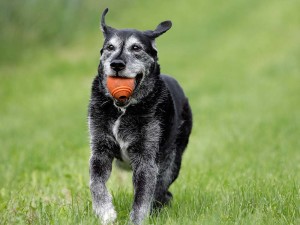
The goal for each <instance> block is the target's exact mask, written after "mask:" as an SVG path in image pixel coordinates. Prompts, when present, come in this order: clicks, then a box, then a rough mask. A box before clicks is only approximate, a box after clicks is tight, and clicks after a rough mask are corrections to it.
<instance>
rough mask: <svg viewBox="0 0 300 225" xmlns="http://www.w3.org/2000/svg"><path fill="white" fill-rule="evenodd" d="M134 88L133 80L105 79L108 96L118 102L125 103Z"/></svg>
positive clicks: (122, 78) (121, 78) (110, 77)
mask: <svg viewBox="0 0 300 225" xmlns="http://www.w3.org/2000/svg"><path fill="white" fill-rule="evenodd" d="M134 86H135V79H134V78H125V77H112V76H108V77H107V88H108V90H109V92H110V94H111V95H112V96H113V97H114V98H115V99H117V100H118V101H120V102H124V101H126V100H127V99H128V98H129V97H130V96H131V95H132V93H133V90H134Z"/></svg>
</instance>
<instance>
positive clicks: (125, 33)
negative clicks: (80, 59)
mask: <svg viewBox="0 0 300 225" xmlns="http://www.w3.org/2000/svg"><path fill="white" fill-rule="evenodd" d="M107 12H108V9H105V10H104V12H103V14H102V18H101V30H102V32H103V34H104V38H105V40H104V44H103V48H102V49H101V51H100V52H101V57H100V64H99V76H100V78H101V81H102V85H103V87H104V88H105V91H106V94H107V95H108V96H110V97H111V95H110V94H109V92H108V90H107V86H106V81H107V77H108V76H119V77H125V78H134V79H135V88H134V91H133V94H132V96H131V97H130V98H129V99H128V100H127V101H125V102H118V101H117V100H115V104H116V105H117V106H121V107H122V106H123V107H125V106H127V105H129V104H130V103H132V102H136V101H139V100H140V99H142V98H143V97H145V96H146V95H147V94H148V93H149V92H151V90H152V89H153V88H154V84H155V82H154V81H155V79H156V78H157V76H158V75H159V65H158V63H157V60H158V58H157V49H156V47H155V39H156V38H157V37H159V36H160V35H162V34H163V33H165V32H166V31H167V30H169V29H170V28H171V26H172V23H171V21H164V22H162V23H160V24H159V25H158V26H157V28H156V29H155V30H147V31H139V30H135V29H121V30H119V29H115V28H112V27H110V26H107V25H106V24H105V15H106V13H107Z"/></svg>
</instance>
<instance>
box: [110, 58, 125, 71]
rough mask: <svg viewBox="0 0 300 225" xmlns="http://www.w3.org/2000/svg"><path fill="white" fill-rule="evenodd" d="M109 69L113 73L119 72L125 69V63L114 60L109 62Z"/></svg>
mask: <svg viewBox="0 0 300 225" xmlns="http://www.w3.org/2000/svg"><path fill="white" fill-rule="evenodd" d="M110 67H111V68H112V69H113V70H114V71H116V72H119V71H121V70H123V69H124V68H125V63H124V61H122V60H119V59H116V60H113V61H112V62H111V64H110Z"/></svg>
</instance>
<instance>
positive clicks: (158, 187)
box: [88, 11, 192, 224]
mask: <svg viewBox="0 0 300 225" xmlns="http://www.w3.org/2000/svg"><path fill="white" fill-rule="evenodd" d="M106 13H107V11H105V12H104V13H103V17H102V23H101V26H102V30H103V32H104V36H105V41H104V45H103V49H102V50H101V54H102V56H101V60H100V64H99V67H98V68H99V69H98V75H97V76H96V77H95V79H94V81H93V84H92V94H91V100H90V104H89V113H88V114H89V129H90V136H91V150H92V155H91V159H90V175H91V183H90V189H91V194H92V198H93V208H94V210H95V212H96V214H97V215H98V216H99V217H100V218H101V220H102V222H103V223H107V222H111V221H114V220H115V218H116V213H115V210H114V207H113V205H112V201H111V196H110V194H109V192H108V191H107V189H106V187H105V183H106V181H107V179H108V178H109V175H110V172H111V169H112V161H113V159H114V158H116V159H117V160H120V161H123V160H125V161H129V164H130V166H131V168H132V170H133V184H134V189H135V192H134V193H135V196H134V201H133V206H132V211H131V214H130V218H131V221H132V222H133V223H135V224H141V223H142V221H143V219H144V217H145V216H146V215H147V214H148V212H149V211H150V210H151V209H154V208H157V207H158V208H159V207H161V206H163V205H165V204H167V203H168V202H169V201H170V199H171V198H172V194H171V193H170V192H169V191H168V189H169V186H170V185H171V184H172V183H173V182H174V181H175V179H176V178H177V177H178V174H179V170H180V166H181V159H182V154H183V152H184V150H185V148H186V146H187V144H188V139H189V135H190V132H191V129H192V113H191V109H190V106H189V103H188V100H187V98H186V97H185V95H184V92H183V90H182V89H181V87H180V86H179V84H178V83H177V81H176V80H175V79H174V78H172V77H169V76H166V75H161V74H160V67H159V64H158V62H157V60H158V59H157V51H156V49H155V47H154V45H153V43H154V39H155V38H156V37H158V36H159V35H161V34H162V33H164V32H166V31H167V30H168V29H169V28H170V27H171V22H170V21H167V22H163V23H161V24H160V25H159V26H158V27H157V28H156V30H154V31H145V32H142V31H137V30H132V29H126V30H116V29H114V28H111V27H108V26H106V25H105V20H104V16H105V14H106ZM115 35H117V37H118V39H117V40H121V41H122V44H119V45H118V46H116V50H115V51H114V52H110V51H109V50H107V49H105V48H106V45H107V44H108V43H109V42H110V41H111V38H113V37H116V36H115ZM130 37H134V38H135V39H133V40H138V42H137V43H138V44H141V45H142V52H138V53H134V52H131V50H130V48H129V47H130V46H129V47H128V46H127V48H128V49H129V50H128V49H126V43H127V42H126V41H128V40H129V38H130ZM118 49H119V50H118ZM123 50H124V51H125V53H124V52H123ZM113 55H114V56H113ZM131 57H132V58H133V59H132V58H131ZM116 58H119V59H120V60H123V61H124V63H125V64H126V67H130V66H132V67H133V68H134V69H136V68H137V67H138V66H141V65H142V69H141V71H143V72H141V73H137V74H135V75H134V76H135V78H136V88H135V90H134V93H133V95H132V97H131V98H130V99H129V100H128V101H127V102H126V103H125V104H121V103H119V102H118V101H116V100H115V99H113V97H112V96H111V95H110V94H109V92H108V90H107V88H106V77H107V76H124V77H126V76H127V74H126V71H124V72H122V73H119V74H118V73H117V72H116V73H115V74H110V73H112V70H111V69H110V68H109V70H107V67H105V63H107V65H108V63H109V62H107V61H109V60H115V59H116ZM133 62H135V63H136V65H129V63H133ZM107 71H109V72H107ZM132 71H133V70H132ZM132 71H130V72H131V73H134V72H132ZM117 121H118V122H117ZM124 146H125V147H124ZM124 151H125V153H126V155H127V159H126V157H125V156H124ZM151 207H152V208H151Z"/></svg>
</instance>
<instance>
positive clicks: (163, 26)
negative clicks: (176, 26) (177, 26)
mask: <svg viewBox="0 0 300 225" xmlns="http://www.w3.org/2000/svg"><path fill="white" fill-rule="evenodd" d="M171 27H172V22H171V21H170V20H167V21H164V22H161V23H160V24H159V25H158V26H157V27H156V29H155V30H153V31H152V30H147V31H145V32H144V34H145V35H146V36H148V37H150V38H153V39H154V38H157V37H159V36H160V35H162V34H163V33H165V32H166V31H168V30H169V29H170V28H171Z"/></svg>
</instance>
